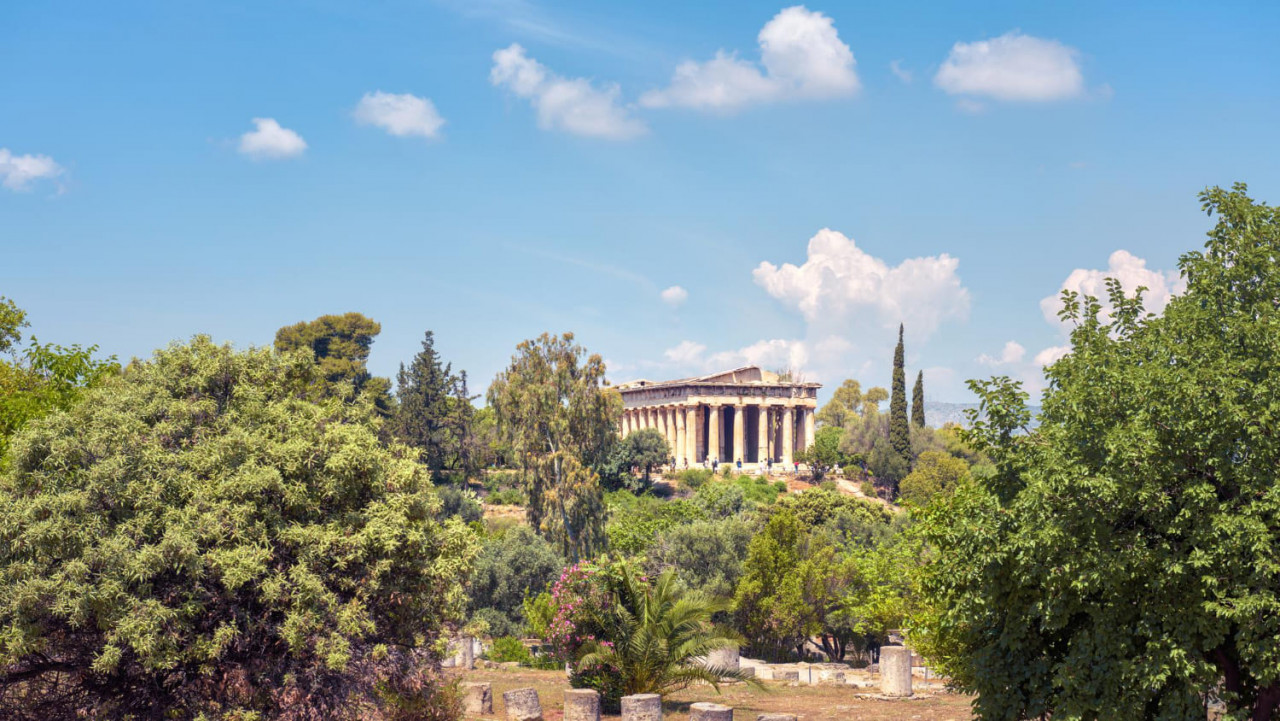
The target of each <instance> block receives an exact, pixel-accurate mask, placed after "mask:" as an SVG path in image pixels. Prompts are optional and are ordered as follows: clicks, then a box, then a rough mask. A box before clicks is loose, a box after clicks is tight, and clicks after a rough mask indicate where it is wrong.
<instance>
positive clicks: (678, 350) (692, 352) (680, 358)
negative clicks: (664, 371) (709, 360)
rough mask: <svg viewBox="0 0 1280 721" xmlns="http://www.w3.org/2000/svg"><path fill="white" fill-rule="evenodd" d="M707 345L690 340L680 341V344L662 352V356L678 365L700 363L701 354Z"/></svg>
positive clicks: (701, 360)
mask: <svg viewBox="0 0 1280 721" xmlns="http://www.w3.org/2000/svg"><path fill="white" fill-rule="evenodd" d="M706 350H707V347H706V346H705V345H703V344H701V343H694V342H693V341H691V340H686V341H681V342H680V345H678V346H676V347H674V348H668V349H667V350H666V351H664V352H663V354H662V355H663V356H664V357H666V359H667V360H669V361H671V362H672V363H679V364H680V365H701V364H702V362H703V356H702V354H703V353H704V352H706Z"/></svg>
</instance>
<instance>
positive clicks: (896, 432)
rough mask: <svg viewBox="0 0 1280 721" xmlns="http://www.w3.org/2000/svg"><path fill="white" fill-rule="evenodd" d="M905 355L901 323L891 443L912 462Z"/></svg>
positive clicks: (891, 401) (891, 398) (895, 353)
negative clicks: (904, 366)
mask: <svg viewBox="0 0 1280 721" xmlns="http://www.w3.org/2000/svg"><path fill="white" fill-rule="evenodd" d="M904 355H905V352H904V350H903V347H902V325H901V324H899V325H898V347H897V348H896V349H895V350H894V351H893V390H892V391H891V394H890V396H889V444H890V445H891V446H893V450H894V451H895V452H896V453H897V454H898V455H899V456H902V459H903V460H905V461H906V462H907V463H910V462H911V427H910V426H909V425H908V424H907V374H906V371H905V370H904V369H903V367H902V366H903V361H904V358H903V356H904ZM921 410H922V411H923V410H924V408H923V407H922V408H921Z"/></svg>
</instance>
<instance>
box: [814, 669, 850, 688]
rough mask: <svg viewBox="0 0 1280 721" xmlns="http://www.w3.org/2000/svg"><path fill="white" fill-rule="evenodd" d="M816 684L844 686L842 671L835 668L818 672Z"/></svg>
mask: <svg viewBox="0 0 1280 721" xmlns="http://www.w3.org/2000/svg"><path fill="white" fill-rule="evenodd" d="M818 683H834V684H840V685H843V684H844V671H842V670H840V669H836V668H824V669H819V670H818Z"/></svg>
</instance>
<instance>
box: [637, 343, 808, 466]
mask: <svg viewBox="0 0 1280 721" xmlns="http://www.w3.org/2000/svg"><path fill="white" fill-rule="evenodd" d="M820 387H821V385H820V384H818V383H804V382H796V381H792V380H784V379H783V377H780V376H779V375H778V374H777V373H770V372H769V371H766V370H763V369H761V368H759V367H757V366H746V367H743V368H736V369H734V370H730V371H724V372H721V373H713V374H711V375H706V376H699V377H697V378H682V379H680V380H673V381H661V382H654V381H648V380H637V381H632V382H630V383H624V384H622V385H620V386H618V390H619V391H620V392H621V393H622V403H623V411H622V422H621V428H619V433H620V434H621V435H623V436H626V435H627V434H628V433H631V432H632V431H638V430H641V429H643V428H656V429H657V430H658V431H660V432H661V433H662V434H663V435H664V436H666V438H667V441H668V442H669V443H670V444H671V449H672V453H673V455H674V457H675V464H676V467H683V466H686V465H690V466H691V465H694V464H699V463H704V462H707V463H713V462H715V461H719V462H720V463H736V462H738V461H741V462H742V463H743V465H744V466H746V465H752V466H755V465H756V464H761V463H765V462H766V461H768V460H769V459H772V460H773V462H775V463H782V464H784V466H789V465H791V463H792V462H793V459H794V457H795V453H796V452H797V451H800V450H803V449H805V448H808V447H809V446H810V445H812V444H813V434H814V412H815V411H816V410H817V406H818V389H819V388H820Z"/></svg>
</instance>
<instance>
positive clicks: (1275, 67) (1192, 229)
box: [0, 0, 1280, 401]
mask: <svg viewBox="0 0 1280 721" xmlns="http://www.w3.org/2000/svg"><path fill="white" fill-rule="evenodd" d="M980 5H981V6H980V7H978V6H975V5H974V4H972V3H958V2H953V3H879V4H872V3H856V4H855V3H813V4H808V5H805V6H802V7H795V8H790V9H788V8H789V6H788V5H785V4H781V3H777V2H774V3H765V2H754V1H751V2H746V1H739V2H723V3H711V2H702V3H681V2H645V3H631V4H626V5H624V4H621V3H588V2H564V3H551V2H536V1H535V0H528V1H522V0H488V1H485V0H473V1H471V2H465V1H463V0H456V1H452V0H451V1H447V2H446V1H441V2H430V1H426V0H423V1H420V2H400V1H387V2H370V3H354V2H334V1H313V2H280V3H256V2H242V3H237V2H183V3H172V2H160V1H156V2H130V1H127V0H126V1H121V2H114V3H91V2H80V3H58V4H50V3H35V2H30V3H28V2H10V3H4V4H3V5H2V6H0V27H3V28H5V29H6V33H5V36H6V40H5V42H4V43H3V44H0V294H3V295H5V296H8V297H11V298H13V299H15V300H16V301H17V302H18V303H19V304H20V305H21V306H23V307H24V308H26V309H27V310H28V311H29V312H30V318H31V321H32V325H33V328H32V330H33V332H34V333H35V334H36V335H37V336H39V337H40V338H41V339H42V340H45V341H57V342H62V343H71V342H80V343H97V344H99V345H100V346H101V347H102V349H103V350H104V351H105V352H108V353H113V354H116V355H118V356H120V357H121V358H129V357H132V356H145V355H147V354H148V353H149V352H150V351H151V349H153V348H155V347H158V346H162V345H164V344H166V343H168V342H169V341H171V340H175V339H183V338H187V337H190V336H191V335H192V334H195V333H209V334H212V335H213V336H214V337H216V338H218V339H222V340H228V341H232V342H234V343H236V344H237V345H241V346H247V345H250V344H266V343H269V342H270V341H271V339H272V336H273V334H274V331H275V329H276V328H278V327H279V326H281V325H284V324H286V323H293V322H296V321H299V320H304V319H310V318H313V317H315V316H317V315H321V314H324V313H340V312H345V311H349V310H356V311H360V312H363V313H366V314H367V315H369V316H371V317H373V318H375V319H377V320H378V321H380V322H381V323H382V325H383V332H382V335H381V336H380V337H379V339H378V341H377V343H376V344H375V347H374V351H373V356H372V358H371V367H372V369H373V371H374V372H376V373H379V374H391V373H393V372H394V369H395V367H396V364H397V363H399V362H400V361H402V360H407V359H408V358H409V357H411V356H412V354H413V353H414V352H415V351H416V349H417V346H418V343H419V341H420V340H421V336H422V333H423V331H424V330H427V329H431V330H434V331H435V333H436V339H437V347H438V348H439V349H440V350H441V351H442V352H443V353H444V354H445V356H446V358H447V359H449V360H451V361H452V362H453V363H454V365H455V367H456V368H464V369H466V370H468V371H469V373H470V374H471V377H472V382H473V385H474V389H475V390H476V391H477V392H482V391H483V389H484V388H485V387H486V386H487V384H488V382H489V380H490V379H491V378H492V377H493V374H494V373H495V372H497V371H498V370H499V369H500V368H501V367H503V366H504V365H505V364H506V362H507V361H508V359H509V357H510V355H511V352H512V350H513V349H514V346H515V345H516V343H518V342H519V341H520V340H522V339H524V338H528V337H532V336H534V335H537V334H539V333H541V332H543V331H556V332H559V331H565V330H571V331H574V332H575V333H576V334H577V336H578V339H579V340H580V341H581V342H582V343H583V344H584V345H586V346H587V347H588V348H589V349H590V350H592V351H596V352H599V353H601V354H602V355H604V357H605V358H606V359H607V360H608V361H609V363H610V369H611V373H610V375H611V379H612V380H614V381H615V382H617V381H624V380H629V379H632V378H636V377H648V378H665V377H673V376H682V375H688V374H692V373H699V372H704V371H709V370H714V369H716V368H719V367H722V366H731V365H737V364H740V363H746V362H757V363H760V364H762V365H765V366H766V367H770V368H778V367H782V366H785V365H795V366H799V367H802V368H803V369H804V371H805V373H806V374H807V375H808V376H809V377H811V378H815V379H817V380H820V381H822V382H825V383H828V384H832V385H834V384H838V383H839V381H840V380H841V379H842V378H844V377H851V376H852V377H858V378H859V379H860V380H862V382H863V383H864V385H866V384H886V383H887V381H888V372H889V363H890V359H891V353H892V345H893V342H894V340H895V330H896V325H897V322H898V321H899V320H905V321H906V323H907V343H908V354H907V364H908V370H909V372H911V373H912V375H914V371H915V370H918V369H925V372H926V388H927V389H928V395H929V397H930V398H931V399H933V400H944V401H948V400H967V399H968V393H967V391H966V390H965V389H964V380H965V379H966V378H972V377H977V376H986V375H990V374H992V373H1008V374H1011V375H1015V376H1017V377H1022V378H1025V379H1027V380H1028V381H1029V382H1032V383H1034V379H1036V378H1037V377H1038V375H1039V367H1040V366H1039V362H1042V361H1044V360H1047V359H1050V358H1052V357H1053V356H1054V350H1053V349H1055V348H1059V347H1061V346H1062V345H1063V343H1064V339H1065V336H1064V331H1063V329H1062V328H1061V327H1059V326H1058V325H1057V324H1056V323H1053V322H1050V321H1049V320H1047V319H1046V316H1050V317H1051V316H1052V310H1053V309H1052V307H1051V305H1052V304H1051V302H1050V303H1042V301H1043V300H1044V299H1045V298H1046V297H1052V296H1054V295H1055V294H1056V293H1057V292H1058V291H1059V290H1060V289H1061V288H1063V287H1064V284H1066V285H1068V286H1070V287H1073V288H1081V289H1085V290H1089V289H1093V288H1097V287H1099V283H1100V282H1101V278H1102V277H1103V276H1104V275H1106V274H1108V273H1113V274H1118V275H1120V276H1121V277H1122V278H1123V279H1125V281H1126V282H1127V283H1129V284H1130V286H1131V287H1132V286H1133V285H1136V284H1138V283H1139V282H1141V283H1143V284H1145V285H1148V286H1153V288H1154V289H1155V292H1154V293H1153V296H1155V297H1154V298H1153V300H1155V304H1156V306H1157V307H1158V306H1159V304H1160V303H1161V302H1163V299H1166V298H1167V297H1168V295H1169V294H1170V293H1176V292H1177V291H1178V281H1177V278H1176V273H1173V272H1172V271H1174V269H1175V267H1176V266H1175V264H1176V261H1177V257H1178V255H1179V254H1180V253H1182V252H1184V251H1186V250H1189V249H1192V248H1195V247H1198V246H1199V245H1200V244H1201V243H1202V238H1203V233H1204V232H1205V230H1207V229H1208V227H1209V221H1208V220H1207V219H1206V218H1205V217H1204V216H1203V215H1202V214H1201V213H1200V211H1199V208H1198V203H1197V201H1196V198H1195V196H1196V193H1197V191H1199V190H1200V189H1201V188H1203V187H1204V186H1206V185H1211V184H1229V183H1231V182H1234V181H1238V180H1239V181H1246V182H1248V183H1249V184H1250V187H1251V190H1252V192H1253V194H1254V196H1255V197H1258V198H1260V199H1264V200H1268V201H1271V202H1280V162H1278V161H1280V143H1277V141H1276V130H1277V127H1280V44H1278V43H1276V42H1275V41H1274V39H1275V37H1276V36H1277V31H1280V5H1277V4H1275V3H1263V2H1256V3H1194V4H1193V3H1146V4H1143V3H1123V4H1121V3H1070V4H1068V3H1060V4H1048V3H982V4H980ZM718 53H719V55H718ZM717 58H718V59H717ZM255 119H258V120H259V121H261V122H260V123H257V124H255ZM824 229H829V231H828V232H823V231H824ZM811 239H814V241H813V243H811V242H810V241H811ZM1120 251H1123V253H1121V252H1120ZM787 264H790V265H791V266H795V267H794V268H789V267H788V266H787ZM674 287H678V288H679V289H680V290H669V289H672V288H674ZM668 290H669V292H667V293H666V294H665V296H664V291H668ZM1037 359H1039V361H1038V360H1037Z"/></svg>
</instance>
